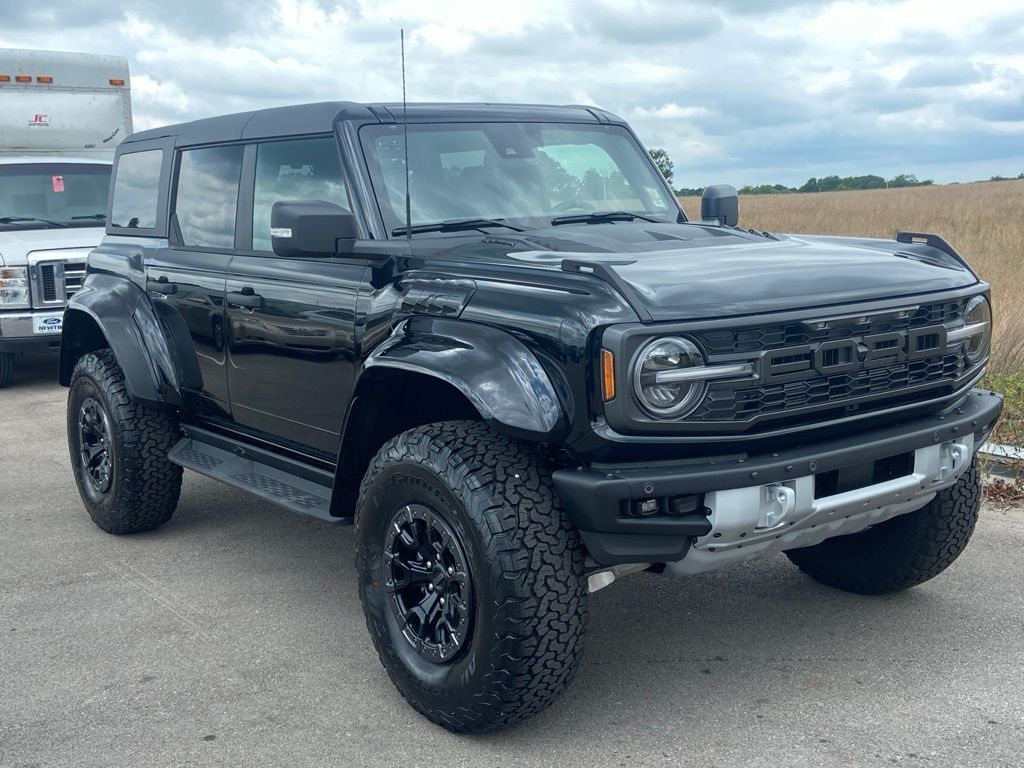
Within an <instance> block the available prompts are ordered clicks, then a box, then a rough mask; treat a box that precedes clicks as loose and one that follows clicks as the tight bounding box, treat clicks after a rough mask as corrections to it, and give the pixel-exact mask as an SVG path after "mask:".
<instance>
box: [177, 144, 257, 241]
mask: <svg viewBox="0 0 1024 768" xmlns="http://www.w3.org/2000/svg"><path fill="white" fill-rule="evenodd" d="M241 173H242V147H241V146H239V145H230V146H222V147H206V148H204V149H189V150H185V151H183V152H182V153H181V163H180V164H179V167H178V187H177V194H176V198H175V201H174V214H175V216H177V219H178V227H179V229H180V230H181V243H182V245H184V246H186V247H189V248H219V249H230V248H233V247H234V245H235V214H236V212H237V210H238V184H239V179H240V176H241Z"/></svg>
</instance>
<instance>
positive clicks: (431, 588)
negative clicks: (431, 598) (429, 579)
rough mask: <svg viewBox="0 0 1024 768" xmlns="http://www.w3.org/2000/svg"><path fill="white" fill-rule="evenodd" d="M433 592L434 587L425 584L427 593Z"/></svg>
mask: <svg viewBox="0 0 1024 768" xmlns="http://www.w3.org/2000/svg"><path fill="white" fill-rule="evenodd" d="M433 591H434V585H433V584H427V592H433Z"/></svg>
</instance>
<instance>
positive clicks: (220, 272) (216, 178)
mask: <svg viewBox="0 0 1024 768" xmlns="http://www.w3.org/2000/svg"><path fill="white" fill-rule="evenodd" d="M242 153H243V147H242V146H241V145H238V144H235V145H227V146H217V147H202V148H197V149H185V150H182V151H181V152H180V154H179V156H178V161H177V163H176V166H177V176H176V183H175V185H174V197H173V199H172V200H171V211H172V215H171V231H170V238H169V244H168V247H167V248H162V249H160V250H159V251H158V252H157V254H156V255H155V257H154V258H152V259H150V261H149V263H148V264H147V274H146V277H147V288H148V289H149V293H150V296H152V297H153V298H154V305H155V306H158V307H159V308H160V309H161V310H162V311H161V315H162V316H163V320H164V322H165V324H167V325H168V326H169V327H173V328H175V329H176V330H177V332H175V333H173V334H172V335H173V336H174V337H175V338H179V339H188V340H190V341H191V346H192V350H191V351H192V352H193V353H194V355H195V360H196V362H197V364H198V370H199V374H200V377H201V380H200V381H197V382H187V383H188V384H190V386H189V387H188V388H187V389H186V392H185V396H186V398H188V399H189V403H188V406H189V410H190V411H191V412H193V413H198V414H201V415H202V416H205V417H207V418H213V419H220V420H225V421H228V420H230V405H229V399H228V378H227V368H226V364H227V351H226V343H225V337H224V329H225V324H226V318H225V314H224V291H225V281H226V275H227V268H228V264H229V262H230V261H231V254H232V252H233V249H234V246H235V225H236V213H237V208H238V189H239V178H240V175H241V169H242Z"/></svg>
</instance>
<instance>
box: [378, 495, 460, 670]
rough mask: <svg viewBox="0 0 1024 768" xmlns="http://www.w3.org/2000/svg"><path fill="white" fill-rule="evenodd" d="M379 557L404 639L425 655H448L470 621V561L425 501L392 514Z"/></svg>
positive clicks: (429, 658) (438, 659)
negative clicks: (384, 567)
mask: <svg viewBox="0 0 1024 768" xmlns="http://www.w3.org/2000/svg"><path fill="white" fill-rule="evenodd" d="M384 562H385V564H386V565H387V567H388V570H389V579H388V581H387V583H386V587H387V589H388V592H389V593H390V596H391V605H392V608H393V609H394V611H395V616H396V618H397V619H398V623H399V626H400V627H401V629H402V634H403V635H404V636H405V639H406V640H408V641H409V643H410V644H411V645H412V646H413V648H415V649H416V652H417V653H418V654H419V655H420V656H422V657H423V658H424V659H426V660H427V661H432V662H435V663H443V662H447V661H450V660H451V659H453V658H454V657H455V656H456V654H458V652H459V651H460V650H461V649H462V648H463V646H464V645H465V644H466V640H467V638H468V636H469V632H470V628H471V627H472V625H473V585H472V580H471V577H470V570H469V564H468V561H467V559H466V555H465V552H464V551H463V549H462V544H461V543H460V542H459V540H458V537H457V536H456V534H455V533H454V531H452V529H451V527H449V525H448V523H446V522H445V521H444V519H443V518H442V517H441V516H440V515H438V514H437V513H436V512H435V511H434V510H432V509H430V508H429V507H427V506H425V505H423V504H409V505H407V506H404V507H402V508H401V509H399V510H398V511H397V512H396V513H395V515H394V516H393V517H392V519H391V524H390V526H389V537H388V542H387V544H386V545H385V548H384Z"/></svg>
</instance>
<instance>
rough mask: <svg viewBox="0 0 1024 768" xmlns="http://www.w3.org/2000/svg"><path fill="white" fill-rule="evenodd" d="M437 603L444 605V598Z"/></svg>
mask: <svg viewBox="0 0 1024 768" xmlns="http://www.w3.org/2000/svg"><path fill="white" fill-rule="evenodd" d="M439 602H440V603H441V605H444V598H443V597H442V598H441V600H440V601H439Z"/></svg>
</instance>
